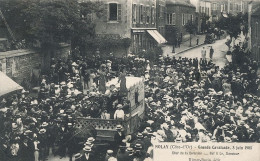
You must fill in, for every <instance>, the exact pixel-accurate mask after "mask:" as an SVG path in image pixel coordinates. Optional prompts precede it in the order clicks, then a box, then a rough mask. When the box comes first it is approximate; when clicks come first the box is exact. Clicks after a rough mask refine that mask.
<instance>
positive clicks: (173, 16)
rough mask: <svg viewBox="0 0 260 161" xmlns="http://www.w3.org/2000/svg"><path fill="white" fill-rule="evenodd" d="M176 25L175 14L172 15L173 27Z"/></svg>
mask: <svg viewBox="0 0 260 161" xmlns="http://www.w3.org/2000/svg"><path fill="white" fill-rule="evenodd" d="M175 23H176V15H175V13H173V14H172V25H175Z"/></svg>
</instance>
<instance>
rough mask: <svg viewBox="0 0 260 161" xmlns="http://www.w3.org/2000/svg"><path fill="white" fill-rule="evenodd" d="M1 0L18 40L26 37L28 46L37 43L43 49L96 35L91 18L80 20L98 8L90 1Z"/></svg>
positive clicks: (77, 43) (80, 43) (2, 8)
mask: <svg viewBox="0 0 260 161" xmlns="http://www.w3.org/2000/svg"><path fill="white" fill-rule="evenodd" d="M0 3H1V10H2V12H3V14H4V16H5V17H6V20H7V22H8V24H9V26H10V28H11V29H12V31H13V32H14V35H15V36H16V37H17V39H18V40H23V39H25V40H26V42H27V44H29V45H30V46H33V44H35V42H39V44H40V46H41V47H44V48H46V47H48V48H49V47H50V48H51V47H53V46H55V45H57V44H59V43H60V42H68V43H70V42H71V43H72V44H73V45H74V46H80V45H82V44H84V41H83V40H86V39H87V38H89V37H93V36H94V35H95V30H94V28H95V26H94V24H93V23H92V21H91V20H89V19H83V18H82V14H85V15H86V14H88V13H91V12H94V10H95V11H97V13H100V12H98V11H100V10H101V9H100V8H98V7H97V5H94V4H93V3H91V2H88V3H84V4H83V3H80V4H79V3H78V2H77V1H76V0H62V1H60V0H45V1H35V0H8V1H7V0H0ZM97 8H98V9H97ZM81 11H82V12H81ZM83 37H84V38H83Z"/></svg>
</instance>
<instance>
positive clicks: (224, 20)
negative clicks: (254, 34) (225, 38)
mask: <svg viewBox="0 0 260 161" xmlns="http://www.w3.org/2000/svg"><path fill="white" fill-rule="evenodd" d="M247 22H248V15H247V14H242V13H239V14H237V15H232V14H228V16H227V17H221V18H220V19H219V21H217V22H216V23H215V25H216V27H217V28H219V29H221V30H226V31H227V33H228V34H229V35H230V37H231V38H235V39H236V38H237V37H238V35H239V34H240V33H241V31H243V33H244V34H247V30H248V25H247Z"/></svg>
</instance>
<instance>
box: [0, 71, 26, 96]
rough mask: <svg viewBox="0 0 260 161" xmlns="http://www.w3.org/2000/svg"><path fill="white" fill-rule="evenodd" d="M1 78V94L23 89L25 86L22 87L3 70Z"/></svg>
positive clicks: (0, 73) (0, 74)
mask: <svg viewBox="0 0 260 161" xmlns="http://www.w3.org/2000/svg"><path fill="white" fill-rule="evenodd" d="M0 78H1V79H0V87H1V88H0V96H3V95H5V94H8V93H11V92H13V91H17V90H21V89H23V87H21V86H20V85H19V84H17V83H16V82H15V81H13V80H12V79H11V78H9V77H8V76H7V75H5V74H4V73H3V72H1V71H0Z"/></svg>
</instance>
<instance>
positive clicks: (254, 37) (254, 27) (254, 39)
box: [249, 3, 260, 63]
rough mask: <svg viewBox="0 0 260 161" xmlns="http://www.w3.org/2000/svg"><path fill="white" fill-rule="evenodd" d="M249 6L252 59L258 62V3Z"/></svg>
mask: <svg viewBox="0 0 260 161" xmlns="http://www.w3.org/2000/svg"><path fill="white" fill-rule="evenodd" d="M251 5H253V6H250V15H249V16H250V18H249V23H250V24H249V30H251V31H249V34H250V40H249V41H250V43H251V44H250V45H249V46H250V48H251V52H252V57H253V59H254V60H256V61H257V62H258V63H259V62H260V3H252V4H251Z"/></svg>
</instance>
